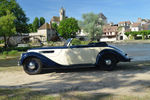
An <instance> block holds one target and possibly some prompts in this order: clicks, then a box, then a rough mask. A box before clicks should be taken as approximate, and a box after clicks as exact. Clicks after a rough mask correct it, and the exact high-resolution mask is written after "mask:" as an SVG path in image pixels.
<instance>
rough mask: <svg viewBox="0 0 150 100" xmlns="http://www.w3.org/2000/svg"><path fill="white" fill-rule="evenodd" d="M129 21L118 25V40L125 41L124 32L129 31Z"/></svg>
mask: <svg viewBox="0 0 150 100" xmlns="http://www.w3.org/2000/svg"><path fill="white" fill-rule="evenodd" d="M130 27H131V22H130V21H123V22H119V23H118V40H125V39H128V37H127V36H126V35H125V32H130V31H131V29H130Z"/></svg>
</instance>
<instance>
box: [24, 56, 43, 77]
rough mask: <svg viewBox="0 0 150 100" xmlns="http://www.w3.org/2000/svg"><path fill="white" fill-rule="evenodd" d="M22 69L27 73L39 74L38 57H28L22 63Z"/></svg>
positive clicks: (40, 67)
mask: <svg viewBox="0 0 150 100" xmlns="http://www.w3.org/2000/svg"><path fill="white" fill-rule="evenodd" d="M23 69H24V71H25V72H26V73H27V74H29V75H35V74H39V73H41V71H42V63H41V61H40V60H39V59H38V58H28V59H26V60H25V62H24V64H23Z"/></svg>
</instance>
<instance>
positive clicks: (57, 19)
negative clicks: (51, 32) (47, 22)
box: [51, 16, 60, 22]
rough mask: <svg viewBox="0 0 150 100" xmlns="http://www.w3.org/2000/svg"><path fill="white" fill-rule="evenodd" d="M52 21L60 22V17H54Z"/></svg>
mask: <svg viewBox="0 0 150 100" xmlns="http://www.w3.org/2000/svg"><path fill="white" fill-rule="evenodd" d="M51 21H54V22H60V17H57V16H53V18H52V19H51Z"/></svg>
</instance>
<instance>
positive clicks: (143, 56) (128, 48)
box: [110, 43, 150, 61]
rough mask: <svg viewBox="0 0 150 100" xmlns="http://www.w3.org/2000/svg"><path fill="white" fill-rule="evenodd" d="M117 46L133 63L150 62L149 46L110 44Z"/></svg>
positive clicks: (141, 44) (140, 44)
mask: <svg viewBox="0 0 150 100" xmlns="http://www.w3.org/2000/svg"><path fill="white" fill-rule="evenodd" d="M110 45H113V46H117V47H118V48H121V49H122V50H123V51H125V52H126V53H127V54H128V55H129V56H131V57H132V58H133V61H146V60H150V44H148V43H147V44H146V43H145V44H143V43H138V44H137V43H136V44H132V43H130V44H125V43H124V44H110Z"/></svg>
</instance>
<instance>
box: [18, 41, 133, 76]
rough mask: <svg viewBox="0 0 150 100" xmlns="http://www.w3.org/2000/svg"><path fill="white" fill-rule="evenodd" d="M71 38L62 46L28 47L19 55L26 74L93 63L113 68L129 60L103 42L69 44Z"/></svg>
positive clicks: (99, 66)
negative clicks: (28, 48)
mask: <svg viewBox="0 0 150 100" xmlns="http://www.w3.org/2000/svg"><path fill="white" fill-rule="evenodd" d="M72 40H73V39H72V38H71V39H68V40H67V41H66V43H65V44H64V46H62V47H43V48H35V49H30V50H28V51H27V52H26V53H23V54H22V55H21V59H20V61H19V64H20V65H23V68H24V71H25V72H26V73H27V74H30V75H34V74H39V73H41V71H42V69H44V68H73V67H75V68H78V67H87V66H86V65H92V67H93V65H95V66H96V67H98V68H100V69H104V70H113V69H114V67H115V66H116V64H117V63H118V62H129V61H130V58H129V57H128V56H127V54H125V53H124V52H123V51H122V50H120V49H118V48H116V47H113V46H110V45H108V44H107V43H105V42H98V43H89V44H88V45H74V46H72V45H71V42H72Z"/></svg>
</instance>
